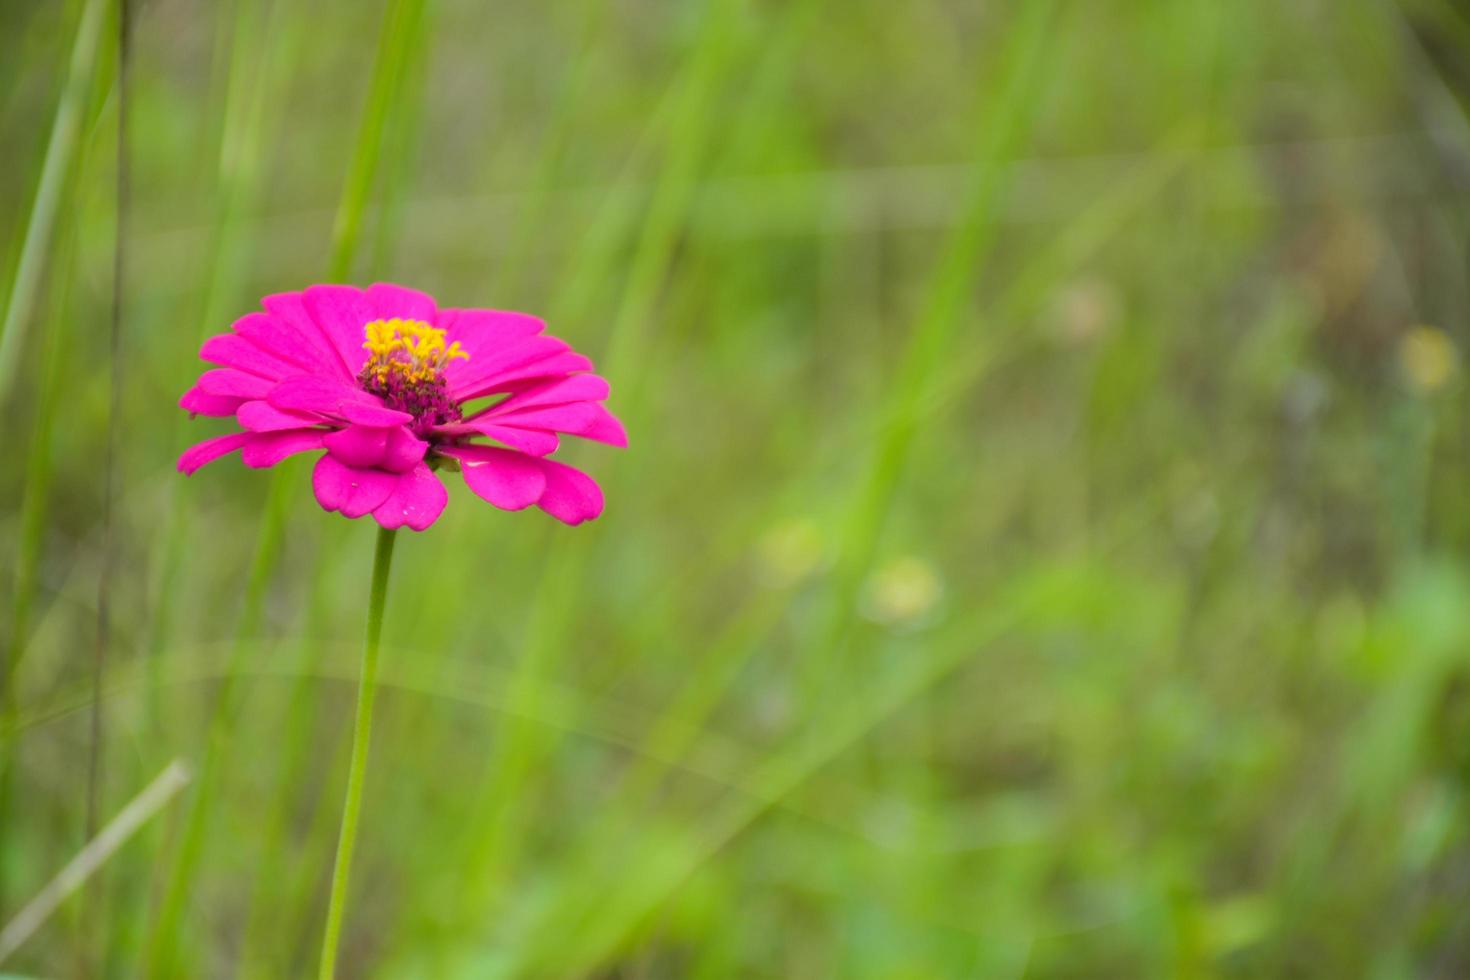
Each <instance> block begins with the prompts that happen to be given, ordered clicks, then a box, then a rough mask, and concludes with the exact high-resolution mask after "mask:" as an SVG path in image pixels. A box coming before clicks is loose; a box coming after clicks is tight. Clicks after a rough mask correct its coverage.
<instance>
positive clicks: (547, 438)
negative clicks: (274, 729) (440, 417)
mask: <svg viewBox="0 0 1470 980" xmlns="http://www.w3.org/2000/svg"><path fill="white" fill-rule="evenodd" d="M434 433H435V435H443V436H448V437H451V438H452V437H454V436H464V435H470V434H472V433H474V434H478V435H483V436H489V437H490V438H491V439H495V440H497V441H499V442H503V443H505V444H506V445H507V446H509V447H510V448H512V449H519V450H520V451H521V452H523V453H526V454H527V455H530V456H549V455H551V454H552V453H554V452H556V448H557V446H559V445H560V444H561V440H560V439H558V438H557V437H556V433H554V432H547V431H545V430H544V429H516V428H513V427H511V426H508V425H496V424H494V423H492V422H487V421H485V420H484V419H472V420H470V421H468V422H458V423H455V424H453V425H441V426H439V427H438V428H436V429H435V430H434Z"/></svg>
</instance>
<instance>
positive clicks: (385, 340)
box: [360, 319, 470, 389]
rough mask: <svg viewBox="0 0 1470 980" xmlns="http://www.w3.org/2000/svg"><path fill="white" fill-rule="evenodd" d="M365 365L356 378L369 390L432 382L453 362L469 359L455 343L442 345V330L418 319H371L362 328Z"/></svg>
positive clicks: (457, 342) (456, 342)
mask: <svg viewBox="0 0 1470 980" xmlns="http://www.w3.org/2000/svg"><path fill="white" fill-rule="evenodd" d="M363 334H364V335H365V336H366V337H367V340H366V341H365V342H364V343H363V345H362V346H363V347H364V348H365V349H366V350H367V352H368V362H367V364H366V365H365V366H364V367H363V369H362V374H361V375H360V378H361V379H362V381H363V382H364V383H365V384H367V385H368V386H369V387H372V388H378V389H386V388H389V387H394V388H397V387H399V386H410V387H413V386H418V385H421V384H424V383H426V382H429V383H432V382H434V381H437V380H439V379H440V378H442V377H443V375H444V368H445V367H447V366H448V365H449V362H450V361H453V360H466V361H467V360H469V357H470V355H469V354H467V353H465V352H464V351H463V350H461V349H460V346H459V341H457V340H456V341H455V342H454V343H452V344H450V345H448V346H447V347H446V346H445V344H444V331H443V330H440V329H438V328H437V327H431V326H429V325H428V324H427V323H424V322H422V321H420V320H398V319H393V320H374V321H372V322H371V323H369V324H367V325H366V326H365V327H363Z"/></svg>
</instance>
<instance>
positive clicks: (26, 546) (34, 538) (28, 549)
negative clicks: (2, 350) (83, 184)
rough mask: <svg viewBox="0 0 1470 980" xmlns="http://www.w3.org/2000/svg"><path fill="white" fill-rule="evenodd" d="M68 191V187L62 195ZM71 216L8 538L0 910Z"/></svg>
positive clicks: (13, 818) (63, 340)
mask: <svg viewBox="0 0 1470 980" xmlns="http://www.w3.org/2000/svg"><path fill="white" fill-rule="evenodd" d="M72 193H73V191H72V190H70V189H69V190H68V192H67V195H66V196H67V197H69V196H70V195H71V194H72ZM76 237H77V235H76V222H75V221H69V222H67V224H66V226H65V228H64V229H63V231H62V234H61V236H60V238H59V240H58V242H57V246H56V255H55V257H54V260H53V262H54V266H53V267H54V269H55V270H56V274H55V275H54V276H53V277H52V278H53V284H52V289H51V293H52V296H51V299H50V301H49V302H50V315H49V316H48V322H47V325H46V326H47V329H45V330H44V331H42V336H43V338H44V341H43V344H42V348H41V371H40V379H41V383H40V390H39V391H38V392H37V397H36V403H35V421H34V425H33V428H32V432H31V441H30V445H29V447H28V449H27V451H26V473H25V484H24V486H23V488H22V490H21V504H20V530H19V537H18V541H17V543H16V553H15V574H14V586H13V588H14V591H13V593H12V604H11V623H10V635H9V636H8V637H7V639H6V655H5V660H4V663H3V665H0V726H3V728H4V731H0V909H4V908H7V907H8V902H7V901H6V894H7V891H8V886H9V883H10V882H9V867H8V857H9V849H8V847H7V846H6V845H5V838H7V837H8V836H9V835H10V833H12V832H13V831H14V830H15V829H16V827H17V815H16V814H14V813H13V812H12V807H13V806H14V802H15V801H14V780H15V776H16V772H15V766H16V764H17V753H18V751H19V746H18V744H17V742H18V739H19V737H20V732H19V731H18V730H17V729H16V728H15V725H16V723H17V714H18V711H19V707H20V702H19V696H18V693H17V691H16V684H17V683H18V680H19V673H18V671H19V668H20V664H21V661H22V659H23V658H24V656H25V652H26V647H27V645H28V643H29V641H30V635H31V610H32V607H33V606H34V604H35V599H36V590H37V584H38V582H37V576H38V573H39V570H40V563H41V555H42V552H43V550H44V547H45V542H46V529H47V526H48V520H49V517H50V513H51V506H50V505H51V485H52V478H53V476H54V475H55V469H56V461H55V454H54V452H53V445H52V433H53V431H54V428H55V423H56V417H57V411H58V408H59V407H60V403H61V392H62V388H63V384H64V381H65V376H66V370H65V369H66V359H67V354H68V349H69V344H70V341H71V339H72V338H71V332H70V331H69V330H68V329H67V327H68V325H69V323H70V322H71V320H72V317H71V316H70V313H71V311H72V310H73V306H74V304H73V300H72V296H73V294H72V284H73V282H74V281H75V278H76Z"/></svg>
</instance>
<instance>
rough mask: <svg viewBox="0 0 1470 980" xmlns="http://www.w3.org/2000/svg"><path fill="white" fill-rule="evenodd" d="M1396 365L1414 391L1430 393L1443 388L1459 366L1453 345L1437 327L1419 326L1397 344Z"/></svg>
mask: <svg viewBox="0 0 1470 980" xmlns="http://www.w3.org/2000/svg"><path fill="white" fill-rule="evenodd" d="M1399 364H1400V366H1401V367H1402V368H1403V371H1404V376H1405V377H1407V378H1408V379H1409V384H1411V385H1412V386H1413V387H1414V388H1415V389H1416V390H1418V391H1421V392H1425V393H1429V392H1433V391H1438V390H1439V389H1441V388H1443V387H1444V386H1445V385H1446V384H1447V383H1448V382H1449V380H1450V379H1451V378H1452V377H1454V375H1455V372H1456V371H1457V370H1458V369H1459V366H1460V355H1459V352H1458V351H1457V350H1455V343H1454V341H1452V340H1450V338H1449V335H1448V334H1446V333H1445V332H1444V331H1443V330H1440V329H1438V328H1436V327H1425V326H1419V327H1414V328H1413V329H1411V330H1409V332H1408V333H1406V334H1404V336H1403V339H1402V340H1401V341H1399Z"/></svg>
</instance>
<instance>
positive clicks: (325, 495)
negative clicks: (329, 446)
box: [311, 453, 399, 517]
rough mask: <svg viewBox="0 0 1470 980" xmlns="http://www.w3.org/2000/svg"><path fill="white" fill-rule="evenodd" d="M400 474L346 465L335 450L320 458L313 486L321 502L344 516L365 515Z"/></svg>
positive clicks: (376, 504) (378, 503)
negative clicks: (333, 452)
mask: <svg viewBox="0 0 1470 980" xmlns="http://www.w3.org/2000/svg"><path fill="white" fill-rule="evenodd" d="M398 479H399V478H398V474H396V473H386V472H384V471H383V470H374V469H358V468H355V467H351V466H346V465H344V464H343V463H341V462H340V461H338V460H337V458H336V457H334V456H333V455H332V454H331V453H327V454H325V455H324V456H322V458H321V459H319V460H317V461H316V468H315V469H314V470H312V473H311V486H312V489H313V490H315V491H316V500H317V503H319V504H321V505H322V507H323V509H325V510H336V511H341V512H342V516H344V517H361V516H362V515H364V514H366V513H368V512H369V511H372V510H374V509H375V508H377V507H378V505H380V504H381V503H382V502H383V501H385V500H387V499H388V495H389V494H390V493H392V492H393V488H394V487H395V486H396V485H397V484H398Z"/></svg>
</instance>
